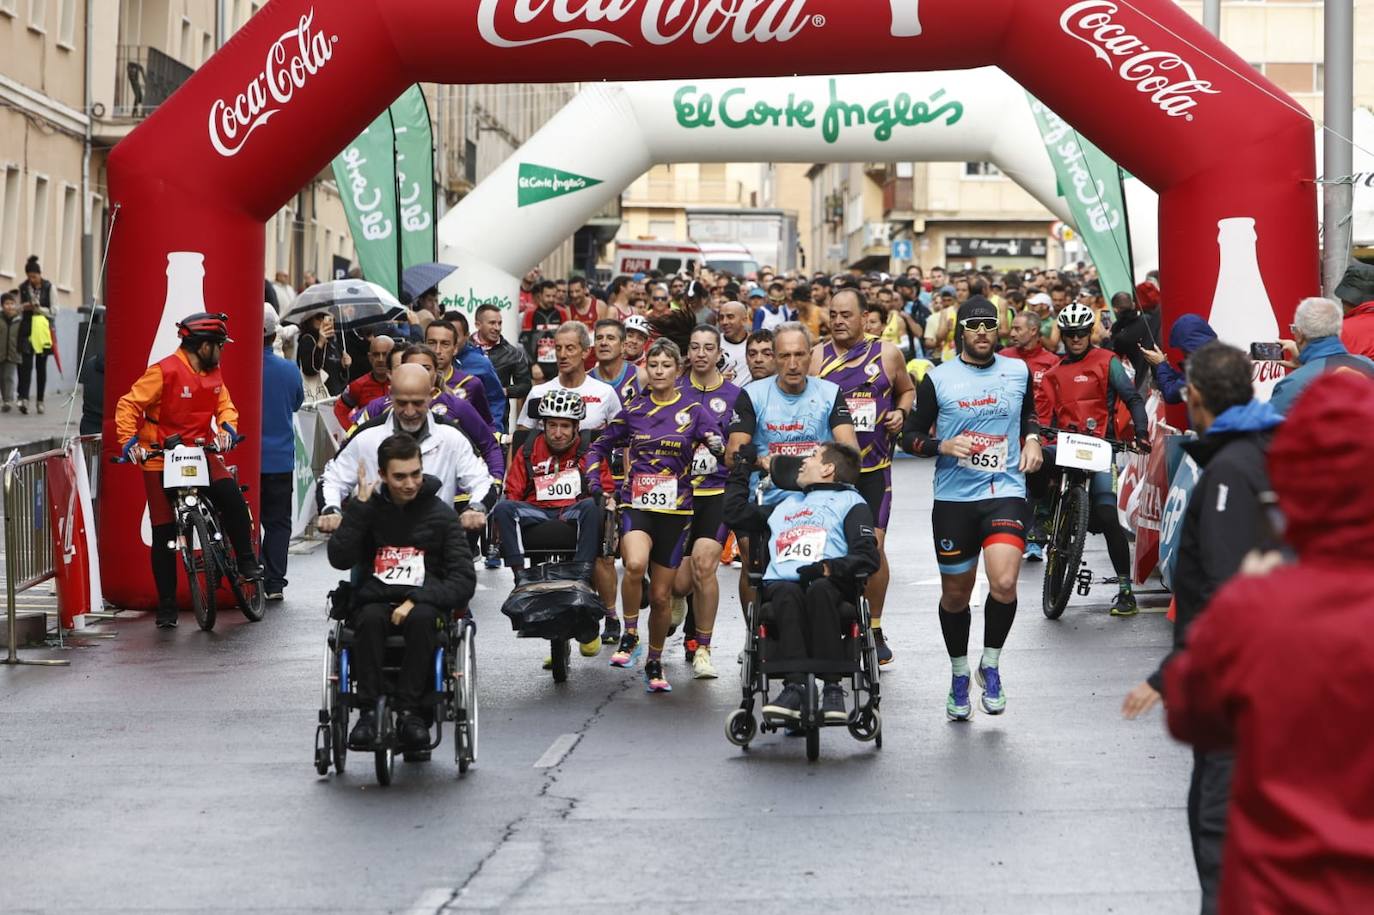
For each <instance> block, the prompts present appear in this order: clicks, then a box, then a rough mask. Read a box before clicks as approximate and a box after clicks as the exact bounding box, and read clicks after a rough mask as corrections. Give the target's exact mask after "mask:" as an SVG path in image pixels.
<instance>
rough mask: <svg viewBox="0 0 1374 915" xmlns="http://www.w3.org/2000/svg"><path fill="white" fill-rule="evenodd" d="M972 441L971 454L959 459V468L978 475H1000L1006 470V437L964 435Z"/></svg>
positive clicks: (968, 433)
mask: <svg viewBox="0 0 1374 915" xmlns="http://www.w3.org/2000/svg"><path fill="white" fill-rule="evenodd" d="M964 434H965V435H967V436H968V437H969V438H971V439H973V453H972V454H970V455H969V456H968V457H963V458H959V466H960V467H966V468H968V469H969V470H976V471H978V472H979V473H1001V472H1002V471H1004V470H1006V469H1007V437H1006V436H1005V435H987V434H985V433H983V432H966V433H964Z"/></svg>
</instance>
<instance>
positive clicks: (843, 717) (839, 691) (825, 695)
mask: <svg viewBox="0 0 1374 915" xmlns="http://www.w3.org/2000/svg"><path fill="white" fill-rule="evenodd" d="M844 700H845V695H844V687H843V686H841V685H840V684H838V683H827V684H826V685H825V689H824V690H823V691H822V692H821V717H822V718H824V719H825V720H826V722H827V723H829V722H832V721H839V722H843V721H848V720H849V709H848V708H846V707H845V704H844Z"/></svg>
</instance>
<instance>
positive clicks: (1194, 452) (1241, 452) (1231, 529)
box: [1148, 431, 1275, 690]
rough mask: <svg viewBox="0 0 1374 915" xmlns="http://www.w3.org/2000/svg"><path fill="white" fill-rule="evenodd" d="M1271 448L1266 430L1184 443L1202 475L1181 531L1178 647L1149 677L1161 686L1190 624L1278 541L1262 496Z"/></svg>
mask: <svg viewBox="0 0 1374 915" xmlns="http://www.w3.org/2000/svg"><path fill="white" fill-rule="evenodd" d="M1268 447H1269V433H1268V432H1262V431H1256V432H1237V433H1229V434H1228V433H1222V434H1216V435H1204V436H1203V437H1202V438H1200V439H1198V440H1197V441H1194V442H1188V443H1186V444H1185V445H1184V446H1183V450H1184V451H1186V452H1187V453H1188V455H1189V456H1190V457H1191V458H1192V459H1193V460H1195V461H1197V463H1198V466H1199V467H1201V468H1202V476H1201V477H1200V478H1199V479H1198V481H1197V486H1195V487H1194V488H1193V494H1192V498H1190V499H1189V501H1188V508H1187V511H1186V512H1184V516H1183V530H1182V531H1181V532H1180V533H1179V547H1178V566H1177V568H1176V569H1175V570H1174V601H1175V605H1176V607H1177V611H1178V612H1177V616H1176V618H1175V620H1174V645H1173V648H1172V649H1171V650H1170V652H1169V654H1168V656H1167V657H1165V658H1164V660H1163V661H1161V662H1160V664H1159V668H1158V669H1157V670H1156V671H1155V672H1154V673H1152V674H1151V675H1150V676H1149V678H1148V679H1149V682H1150V685H1151V686H1153V687H1154V688H1155V689H1157V690H1162V689H1163V683H1164V665H1166V664H1168V663H1169V660H1170V658H1172V657H1173V656H1174V655H1175V654H1177V653H1178V652H1179V650H1181V649H1182V648H1183V646H1184V644H1185V643H1186V641H1187V637H1188V627H1189V626H1191V625H1192V624H1193V621H1194V620H1196V619H1197V618H1198V616H1199V615H1200V614H1201V613H1202V611H1203V610H1204V609H1206V607H1207V604H1208V602H1209V601H1211V599H1212V595H1213V594H1215V593H1216V592H1217V591H1218V590H1219V589H1220V588H1221V586H1222V585H1224V584H1226V582H1227V581H1228V580H1230V578H1231V577H1232V576H1233V575H1235V574H1236V572H1237V571H1239V570H1240V564H1241V562H1242V561H1243V560H1244V559H1245V556H1246V554H1248V553H1249V552H1250V551H1251V550H1253V549H1255V548H1256V547H1264V548H1267V547H1270V546H1274V545H1275V544H1273V543H1271V541H1270V538H1269V537H1268V536H1267V535H1266V533H1265V532H1266V531H1268V529H1269V524H1268V522H1267V519H1266V515H1265V512H1264V508H1263V506H1262V505H1261V504H1260V496H1261V495H1262V494H1263V493H1266V492H1268V491H1269V472H1268V469H1267V467H1266V464H1265V450H1266V449H1267V448H1268Z"/></svg>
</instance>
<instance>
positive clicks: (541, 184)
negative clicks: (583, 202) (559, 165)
mask: <svg viewBox="0 0 1374 915" xmlns="http://www.w3.org/2000/svg"><path fill="white" fill-rule="evenodd" d="M517 181H518V187H517V190H518V194H517V196H516V204H517V206H522V207H527V206H529V205H530V204H532V203H541V202H543V201H545V200H551V199H553V198H554V197H563V196H565V195H567V194H575V193H577V192H578V191H585V190H586V189H587V188H589V187H595V186H596V185H598V184H600V183H601V179H599V178H588V177H586V176H585V175H574V174H573V173H572V172H564V171H559V170H558V169H556V168H548V167H547V166H543V165H533V164H531V163H529V162H521V163H520V169H519V173H518V175H517Z"/></svg>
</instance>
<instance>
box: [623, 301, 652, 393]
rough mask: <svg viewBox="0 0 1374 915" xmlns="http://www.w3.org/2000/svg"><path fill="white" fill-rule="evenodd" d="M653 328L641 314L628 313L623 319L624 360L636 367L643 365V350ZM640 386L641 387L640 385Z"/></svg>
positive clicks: (647, 345)
mask: <svg viewBox="0 0 1374 915" xmlns="http://www.w3.org/2000/svg"><path fill="white" fill-rule="evenodd" d="M651 337H653V329H652V328H651V327H650V326H649V319H648V318H646V317H644V316H643V315H630V316H629V317H628V318H626V319H625V361H626V362H628V363H630V365H633V366H636V367H638V368H643V367H644V352H645V350H647V349H648V348H649V340H650V338H651ZM641 387H643V386H642V385H641Z"/></svg>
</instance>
